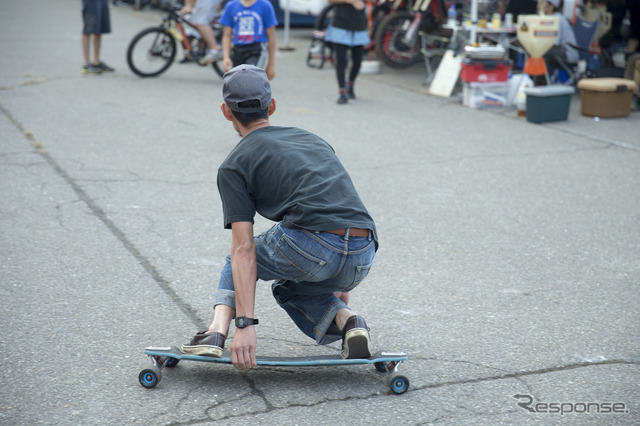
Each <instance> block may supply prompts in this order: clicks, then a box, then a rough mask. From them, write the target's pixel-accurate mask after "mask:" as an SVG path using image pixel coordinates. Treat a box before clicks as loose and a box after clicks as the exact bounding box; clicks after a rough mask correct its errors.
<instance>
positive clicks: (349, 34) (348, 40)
mask: <svg viewBox="0 0 640 426" xmlns="http://www.w3.org/2000/svg"><path fill="white" fill-rule="evenodd" d="M329 2H330V3H331V4H334V5H335V8H334V13H333V19H332V20H331V24H329V27H328V28H327V34H326V36H325V40H326V41H328V42H332V43H333V44H334V46H335V47H334V50H335V52H336V76H337V77H338V87H339V89H340V97H339V98H338V103H339V104H346V103H347V101H348V100H349V98H351V99H355V97H356V95H355V93H354V92H353V83H354V82H355V81H356V77H357V76H358V73H359V72H360V65H361V64H362V58H363V57H364V47H365V46H366V45H367V44H369V42H370V39H369V33H368V32H367V15H366V13H365V3H364V1H362V0H329ZM349 50H351V70H349V79H347V78H346V75H347V52H348V51H349Z"/></svg>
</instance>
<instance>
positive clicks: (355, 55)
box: [334, 43, 364, 89]
mask: <svg viewBox="0 0 640 426" xmlns="http://www.w3.org/2000/svg"><path fill="white" fill-rule="evenodd" d="M334 49H335V51H336V75H337V76H338V86H339V87H340V89H344V88H346V87H347V82H346V81H345V75H346V71H347V50H349V49H351V62H352V64H351V70H350V71H349V81H350V82H351V83H353V82H354V81H355V80H356V77H357V76H358V73H359V72H360V65H362V58H363V57H364V46H347V45H345V44H337V43H335V44H334Z"/></svg>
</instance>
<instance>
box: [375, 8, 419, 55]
mask: <svg viewBox="0 0 640 426" xmlns="http://www.w3.org/2000/svg"><path fill="white" fill-rule="evenodd" d="M412 21H413V15H412V14H411V12H409V11H405V10H403V11H398V12H396V13H392V14H391V15H388V16H386V17H385V18H384V19H383V20H382V21H381V22H380V25H379V26H378V29H377V31H376V34H375V45H376V53H377V54H378V57H379V58H380V59H381V60H382V62H384V63H385V64H387V65H389V66H390V67H392V68H407V67H409V66H410V65H413V64H414V63H416V62H417V61H418V60H419V59H420V38H419V37H416V38H415V40H414V41H413V42H412V43H411V44H410V45H407V44H405V43H404V42H403V40H402V38H403V37H404V35H405V33H406V31H407V29H408V28H409V26H410V25H411V22H412Z"/></svg>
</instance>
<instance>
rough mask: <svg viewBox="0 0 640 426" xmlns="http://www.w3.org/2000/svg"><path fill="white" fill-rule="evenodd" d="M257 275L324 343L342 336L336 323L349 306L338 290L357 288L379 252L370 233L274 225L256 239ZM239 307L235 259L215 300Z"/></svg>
mask: <svg viewBox="0 0 640 426" xmlns="http://www.w3.org/2000/svg"><path fill="white" fill-rule="evenodd" d="M254 240H255V243H256V255H257V263H258V279H261V280H265V281H272V280H275V281H274V283H273V284H272V286H271V290H272V292H273V297H274V298H275V299H276V301H277V302H278V304H279V305H280V306H281V307H282V308H283V309H284V310H285V311H286V312H287V314H289V316H290V317H291V319H292V320H293V321H294V322H295V324H296V325H297V326H298V328H299V329H300V330H302V332H303V333H304V334H306V335H307V336H309V337H311V338H312V339H315V341H316V342H317V343H318V344H320V345H325V344H327V343H331V342H334V341H336V340H338V339H341V338H342V335H341V332H340V330H339V329H338V327H337V326H336V324H335V323H334V322H333V320H334V318H335V316H336V314H337V313H338V311H339V310H340V309H342V308H345V307H346V305H345V304H344V302H342V301H341V300H340V299H338V298H337V297H336V296H334V294H333V293H334V292H336V291H341V292H348V291H351V290H353V289H354V288H355V287H356V286H357V285H358V284H360V282H361V281H362V280H363V279H364V278H365V277H366V276H367V274H368V273H369V270H370V269H371V265H372V263H373V258H374V256H375V242H374V241H373V239H372V238H371V234H370V235H369V237H349V233H348V230H347V233H346V235H344V236H342V235H336V234H331V233H329V232H310V231H306V230H300V229H290V228H284V227H282V226H280V224H276V225H275V226H273V227H272V228H271V229H270V230H269V231H267V232H265V233H264V234H262V235H260V236H258V237H255V238H254ZM220 304H222V305H227V306H230V307H231V308H233V309H235V308H236V294H235V290H234V286H233V274H232V272H231V258H230V256H227V262H226V264H225V266H224V268H223V269H222V273H221V275H220V283H219V284H218V290H217V291H216V294H215V297H214V308H215V306H216V305H220Z"/></svg>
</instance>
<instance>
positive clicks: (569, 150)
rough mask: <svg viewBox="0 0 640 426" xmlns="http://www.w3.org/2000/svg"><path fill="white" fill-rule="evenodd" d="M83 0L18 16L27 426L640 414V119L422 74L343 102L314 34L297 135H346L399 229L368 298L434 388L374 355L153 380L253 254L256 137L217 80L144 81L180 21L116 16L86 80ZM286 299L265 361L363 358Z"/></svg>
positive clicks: (297, 33)
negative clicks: (497, 95) (241, 255)
mask: <svg viewBox="0 0 640 426" xmlns="http://www.w3.org/2000/svg"><path fill="white" fill-rule="evenodd" d="M80 7H81V6H80V2H78V1H77V0H58V1H55V2H54V1H47V0H31V1H29V2H26V1H14V2H6V1H5V2H2V3H1V4H0V25H1V27H2V29H3V30H2V32H1V33H0V50H1V51H2V55H0V200H1V201H0V306H1V310H0V354H1V359H2V364H3V366H2V367H3V368H2V369H0V423H1V424H8V425H9V424H11V425H14V424H15V425H22V424H38V423H42V424H63V425H68V424H154V425H160V424H209V423H215V424H229V425H244V424H290V425H294V424H305V425H315V424H354V425H359V424H385V423H388V424H447V425H459V424H483V425H486V424H491V425H493V424H560V423H562V424H576V425H578V424H579V425H583V424H593V425H600V424H609V425H631V424H638V423H640V403H639V401H640V366H639V362H640V343H639V342H640V340H639V336H640V318H639V317H640V314H639V312H640V295H639V291H638V284H639V283H640V213H639V212H640V137H638V135H639V134H640V113H632V114H631V115H630V116H629V117H627V118H616V119H600V120H595V119H593V118H591V117H586V116H582V115H581V114H580V106H579V96H578V95H575V96H574V97H573V100H572V105H571V109H570V117H569V119H568V120H567V121H563V122H555V123H548V124H543V125H537V124H533V123H529V122H527V121H526V120H525V119H523V118H518V117H517V114H516V111H515V109H510V108H507V109H498V110H475V109H470V108H466V107H464V106H462V105H461V103H460V101H459V98H458V97H457V96H456V95H454V96H452V97H451V98H447V99H445V98H439V97H435V96H431V95H428V94H427V89H426V88H425V87H424V86H423V85H422V82H423V80H424V78H425V71H424V68H423V67H422V66H421V65H420V64H418V65H416V66H414V67H412V68H410V69H407V70H392V69H389V68H387V67H382V70H381V72H380V73H379V74H375V75H362V76H361V78H360V79H359V80H358V82H357V87H356V94H357V96H358V99H356V100H355V101H353V102H349V103H348V104H347V105H343V106H340V105H337V104H336V103H335V101H336V99H337V88H336V83H335V77H334V74H333V71H332V69H330V68H326V69H323V70H316V69H310V68H308V67H307V66H306V64H305V59H306V54H307V48H308V45H309V42H310V39H311V34H310V33H311V32H310V30H309V29H299V28H296V29H293V30H292V31H291V38H290V40H289V44H291V45H292V46H293V47H295V50H293V51H285V50H281V51H278V54H277V58H276V60H277V63H276V73H277V76H276V78H275V79H274V80H273V93H274V97H275V98H276V99H277V102H278V103H277V111H276V113H275V115H274V116H273V118H272V123H273V124H275V125H287V126H288V125H293V126H299V127H303V128H306V129H308V130H310V131H313V132H316V133H318V134H319V135H321V136H322V137H323V138H324V139H326V140H327V141H328V142H329V143H330V144H331V145H332V146H333V147H334V148H335V150H336V152H337V153H338V156H339V157H340V158H341V160H342V161H343V163H344V164H345V166H346V167H347V169H348V170H349V171H350V173H351V175H352V178H353V180H354V182H355V184H356V187H357V188H358V190H359V192H360V194H361V196H362V198H363V200H364V201H365V204H366V205H367V206H368V208H369V210H370V212H371V214H372V216H373V217H374V219H375V220H376V223H377V226H378V230H379V234H380V243H381V246H380V250H379V251H378V255H377V258H376V263H375V267H374V268H373V271H372V273H371V274H370V276H369V277H368V278H367V279H366V281H365V282H364V283H362V285H361V286H359V287H358V288H357V289H356V291H354V293H353V295H352V306H353V307H354V309H355V310H357V311H358V312H360V313H361V314H362V315H363V316H365V318H366V319H367V322H368V323H369V325H370V327H371V335H372V340H373V344H374V346H375V347H376V349H377V350H381V351H403V352H406V353H407V354H408V356H409V358H408V360H407V361H406V362H405V363H403V364H402V365H401V366H400V371H401V372H402V373H403V374H405V375H406V376H407V377H408V378H409V380H410V382H411V385H410V389H409V391H408V392H407V393H404V394H402V395H394V394H391V393H390V391H389V389H388V388H387V386H386V383H385V378H384V375H383V374H379V373H377V372H376V371H374V369H373V368H370V367H367V366H353V367H334V368H329V367H317V368H310V369H301V368H271V367H268V368H259V369H257V370H254V371H250V372H239V371H236V370H235V369H233V367H230V366H224V365H209V364H200V363H188V362H183V363H181V364H180V365H179V366H177V367H176V368H174V369H171V370H169V369H166V370H164V375H163V379H162V381H161V382H160V383H159V384H158V386H157V387H155V388H153V389H146V388H143V387H142V386H140V384H139V383H138V373H139V372H140V370H141V369H143V368H146V367H148V366H150V365H151V363H150V361H149V360H148V359H147V357H146V356H145V355H144V354H143V350H144V348H145V347H146V346H151V345H153V346H165V345H180V344H181V343H185V342H186V341H188V340H189V339H190V338H191V336H192V335H193V334H194V333H195V331H197V330H199V329H202V328H203V327H206V325H208V323H209V321H210V320H211V317H212V310H211V303H212V299H213V292H214V290H215V288H216V286H217V280H218V274H219V271H220V268H221V267H222V265H223V262H224V257H225V256H226V254H227V252H228V249H229V246H230V233H229V231H225V230H224V229H223V227H222V218H221V216H222V211H221V206H220V200H219V196H218V193H217V188H216V170H217V167H218V165H219V164H220V163H221V162H222V160H223V159H224V158H225V156H226V154H227V153H228V152H229V151H230V150H231V149H232V147H233V146H234V145H235V143H236V142H237V141H238V137H237V135H236V134H235V132H234V131H233V129H232V128H231V126H230V124H229V123H228V122H226V121H225V120H224V118H223V117H222V115H221V113H220V110H219V104H220V102H221V93H220V92H221V80H220V78H219V77H218V76H217V75H216V74H214V73H213V71H212V70H211V69H210V68H201V67H198V66H195V65H193V64H192V65H181V64H177V63H176V64H174V65H173V66H172V67H171V68H170V69H169V70H168V71H167V72H166V73H165V74H163V75H161V76H160V77H157V78H152V79H141V78H139V77H136V76H135V75H133V74H132V73H131V72H130V71H129V69H128V67H127V64H126V59H125V51H126V48H127V45H128V43H129V41H130V40H131V39H132V37H133V36H134V35H135V34H136V33H137V32H139V31H140V30H141V29H143V28H145V27H148V26H152V25H156V24H157V23H159V21H160V14H159V13H158V12H157V11H151V10H145V11H134V10H132V8H130V7H126V6H119V7H112V8H111V19H112V27H113V33H112V34H110V35H106V36H104V38H103V54H102V59H103V60H104V61H105V62H107V63H108V64H110V65H112V66H114V67H115V68H116V71H115V73H112V74H105V75H101V76H84V75H82V74H81V72H80V69H81V66H82V54H81V48H80V32H81V16H80ZM277 34H278V38H279V42H280V45H281V46H282V45H283V44H284V40H283V36H284V33H283V31H282V30H281V29H279V30H278V31H277ZM282 166H283V167H287V165H286V164H283V165H282ZM256 224H257V229H258V230H264V229H266V228H267V227H268V226H269V225H270V224H269V223H268V222H267V221H265V220H258V221H257V223H256ZM269 289H270V286H269V285H268V283H263V282H260V283H259V285H258V292H257V307H256V316H257V317H258V318H260V325H259V326H258V329H257V330H258V338H259V340H258V352H259V354H261V355H272V356H273V355H286V356H295V355H310V354H334V353H337V352H338V351H339V345H337V344H333V345H330V346H328V347H319V346H317V345H315V344H314V342H313V341H311V340H310V339H308V338H306V337H305V336H303V335H302V333H300V332H299V331H297V329H296V328H295V327H294V325H293V324H292V323H291V321H290V320H289V319H288V317H287V316H286V314H285V313H284V311H282V310H281V309H280V308H279V307H278V306H277V305H276V303H275V302H274V301H273V299H272V296H271V294H270V290H269Z"/></svg>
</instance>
